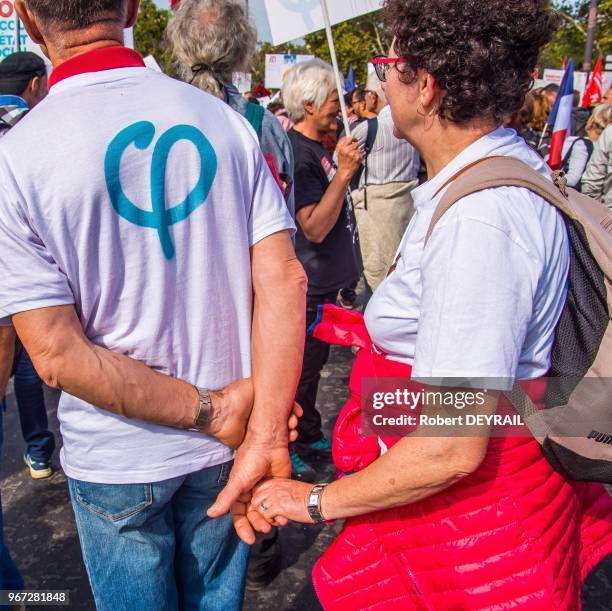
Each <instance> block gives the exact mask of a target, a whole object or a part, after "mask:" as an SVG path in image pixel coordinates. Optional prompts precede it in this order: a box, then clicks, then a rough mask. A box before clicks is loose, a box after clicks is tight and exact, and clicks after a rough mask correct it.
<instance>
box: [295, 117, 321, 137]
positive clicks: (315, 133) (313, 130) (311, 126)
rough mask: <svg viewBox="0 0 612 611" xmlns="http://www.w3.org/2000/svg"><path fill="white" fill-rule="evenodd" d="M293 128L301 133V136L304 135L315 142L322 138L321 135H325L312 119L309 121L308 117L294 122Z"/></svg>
mask: <svg viewBox="0 0 612 611" xmlns="http://www.w3.org/2000/svg"><path fill="white" fill-rule="evenodd" d="M293 129H294V130H295V131H296V132H299V133H300V134H302V136H306V138H310V139H311V140H316V141H317V142H321V140H323V136H324V135H325V133H324V132H323V133H321V132H320V131H319V129H318V128H317V126H316V124H315V123H314V122H313V121H309V120H308V118H306V119H304V120H302V121H300V122H299V123H296V125H295V126H294V127H293Z"/></svg>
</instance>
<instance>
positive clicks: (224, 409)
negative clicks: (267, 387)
mask: <svg viewBox="0 0 612 611" xmlns="http://www.w3.org/2000/svg"><path fill="white" fill-rule="evenodd" d="M210 398H211V401H212V421H211V424H210V430H209V431H207V432H208V434H209V435H211V436H212V437H215V439H218V440H219V441H220V442H221V443H224V444H225V445H226V446H228V447H230V448H234V449H236V448H238V447H239V446H240V444H241V443H242V442H243V441H244V437H245V435H246V429H247V424H248V422H249V416H250V415H251V411H252V410H253V400H254V398H255V393H254V390H253V382H252V380H251V379H245V380H238V381H237V382H234V383H233V384H230V385H229V386H227V387H225V388H224V389H223V390H222V391H220V392H211V393H210Z"/></svg>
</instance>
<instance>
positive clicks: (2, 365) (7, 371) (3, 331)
mask: <svg viewBox="0 0 612 611" xmlns="http://www.w3.org/2000/svg"><path fill="white" fill-rule="evenodd" d="M14 350H15V330H14V329H13V327H0V401H2V398H3V397H4V393H5V392H6V385H7V384H8V380H9V376H10V375H11V367H12V365H13V353H14Z"/></svg>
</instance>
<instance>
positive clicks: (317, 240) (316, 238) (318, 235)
mask: <svg viewBox="0 0 612 611" xmlns="http://www.w3.org/2000/svg"><path fill="white" fill-rule="evenodd" d="M302 231H303V232H304V236H305V237H306V239H307V240H308V241H309V242H312V243H313V244H322V243H323V242H324V241H325V238H326V237H327V234H323V232H321V231H316V230H315V231H312V230H309V229H304V228H302Z"/></svg>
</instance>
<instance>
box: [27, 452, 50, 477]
mask: <svg viewBox="0 0 612 611" xmlns="http://www.w3.org/2000/svg"><path fill="white" fill-rule="evenodd" d="M23 462H24V463H25V465H26V467H27V468H28V471H29V473H30V477H31V478H32V479H47V478H48V477H51V476H52V475H53V469H52V468H51V463H50V462H48V461H46V460H34V459H33V458H32V457H31V456H30V455H29V454H28V453H27V452H26V453H25V454H24V455H23Z"/></svg>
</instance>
